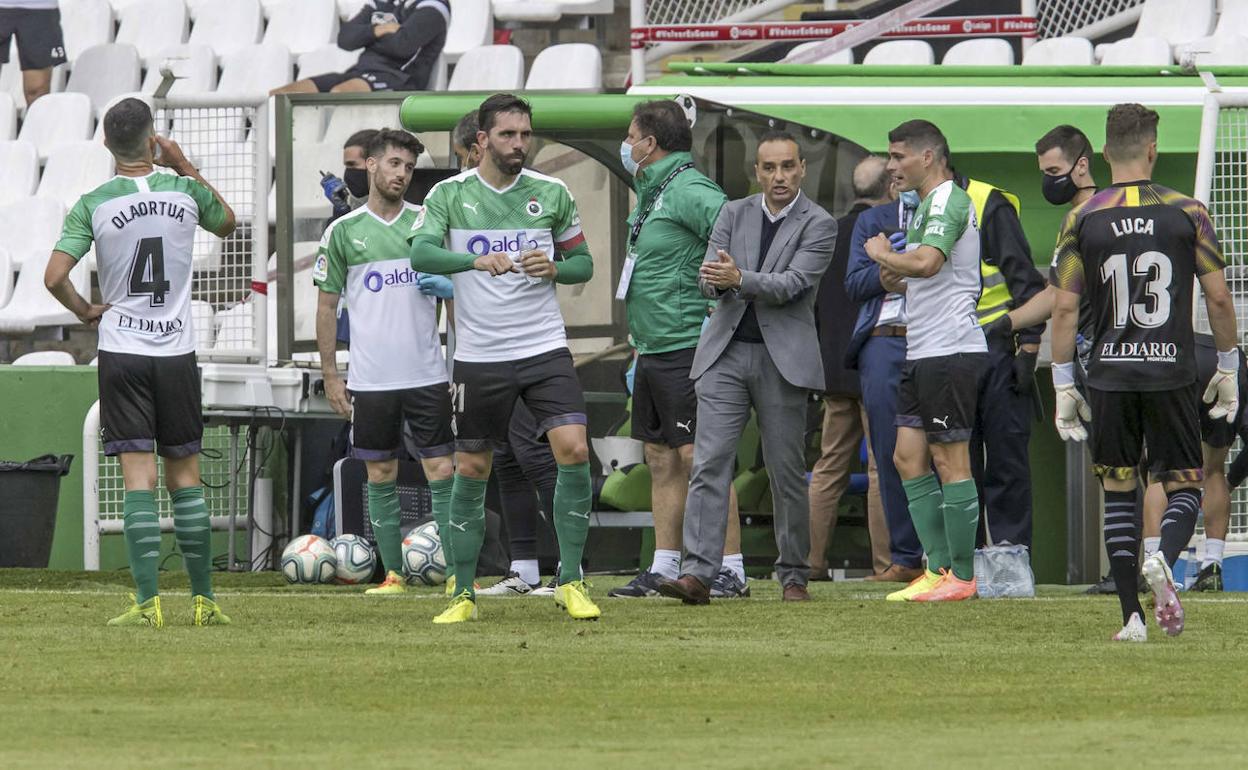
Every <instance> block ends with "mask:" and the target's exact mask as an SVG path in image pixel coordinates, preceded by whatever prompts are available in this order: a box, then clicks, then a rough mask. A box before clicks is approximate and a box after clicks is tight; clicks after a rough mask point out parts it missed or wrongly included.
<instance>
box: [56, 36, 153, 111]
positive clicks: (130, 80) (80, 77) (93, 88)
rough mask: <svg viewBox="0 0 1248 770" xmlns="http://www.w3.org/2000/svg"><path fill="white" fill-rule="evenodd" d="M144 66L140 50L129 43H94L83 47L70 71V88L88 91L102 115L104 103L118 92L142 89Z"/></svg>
mask: <svg viewBox="0 0 1248 770" xmlns="http://www.w3.org/2000/svg"><path fill="white" fill-rule="evenodd" d="M141 77H142V67H141V66H140V63H139V52H138V50H137V49H136V48H135V47H134V46H132V45H127V44H126V43H104V44H103V45H93V46H91V47H90V48H88V49H87V50H85V51H83V52H82V54H81V55H80V56H79V57H78V61H77V64H76V66H75V67H74V69H73V71H72V72H71V73H70V74H69V82H68V83H66V84H65V90H66V91H72V92H77V93H83V94H86V95H87V96H88V97H90V99H91V107H92V108H93V109H95V116H96V117H97V118H98V117H102V116H103V114H104V105H106V104H108V102H109V100H110V99H112V98H113V97H115V96H117V95H118V94H126V93H132V92H134V91H137V90H139V81H140V78H141Z"/></svg>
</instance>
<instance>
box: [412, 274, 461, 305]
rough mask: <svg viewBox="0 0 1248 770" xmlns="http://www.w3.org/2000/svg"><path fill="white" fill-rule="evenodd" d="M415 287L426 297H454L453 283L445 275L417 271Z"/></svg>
mask: <svg viewBox="0 0 1248 770" xmlns="http://www.w3.org/2000/svg"><path fill="white" fill-rule="evenodd" d="M416 288H418V289H420V293H421V294H424V295H425V296H426V297H437V298H439V299H455V285H454V284H453V283H451V279H450V278H447V277H446V276H445V275H433V274H432V273H419V274H417V276H416Z"/></svg>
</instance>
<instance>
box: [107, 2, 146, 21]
mask: <svg viewBox="0 0 1248 770" xmlns="http://www.w3.org/2000/svg"><path fill="white" fill-rule="evenodd" d="M137 2H140V0H108V4H109V6H111V7H112V9H113V16H116V17H120V16H121V12H122V11H124V10H126V9H127V8H129V7H130V6H132V5H134V4H135V3H137Z"/></svg>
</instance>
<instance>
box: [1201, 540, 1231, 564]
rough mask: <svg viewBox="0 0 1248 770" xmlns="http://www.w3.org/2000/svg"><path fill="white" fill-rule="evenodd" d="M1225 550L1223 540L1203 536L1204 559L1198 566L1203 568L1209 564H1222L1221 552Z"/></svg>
mask: <svg viewBox="0 0 1248 770" xmlns="http://www.w3.org/2000/svg"><path fill="white" fill-rule="evenodd" d="M1225 550H1226V541H1225V540H1214V539H1213V538H1211V537H1210V538H1205V559H1204V561H1202V562H1201V563H1200V568H1201V569H1204V568H1205V567H1208V566H1209V565H1210V564H1216V565H1218V566H1219V567H1221V566H1222V552H1223V551H1225Z"/></svg>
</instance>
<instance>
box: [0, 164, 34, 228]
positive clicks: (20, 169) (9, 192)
mask: <svg viewBox="0 0 1248 770" xmlns="http://www.w3.org/2000/svg"><path fill="white" fill-rule="evenodd" d="M38 184H39V153H38V152H37V151H36V150H35V146H34V145H33V144H31V143H30V142H24V141H20V140H13V141H6V142H0V206H3V205H6V204H9V203H13V202H15V201H20V200H25V199H26V198H29V197H30V196H32V195H34V194H35V186H36V185H38ZM6 237H7V234H6Z"/></svg>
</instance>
